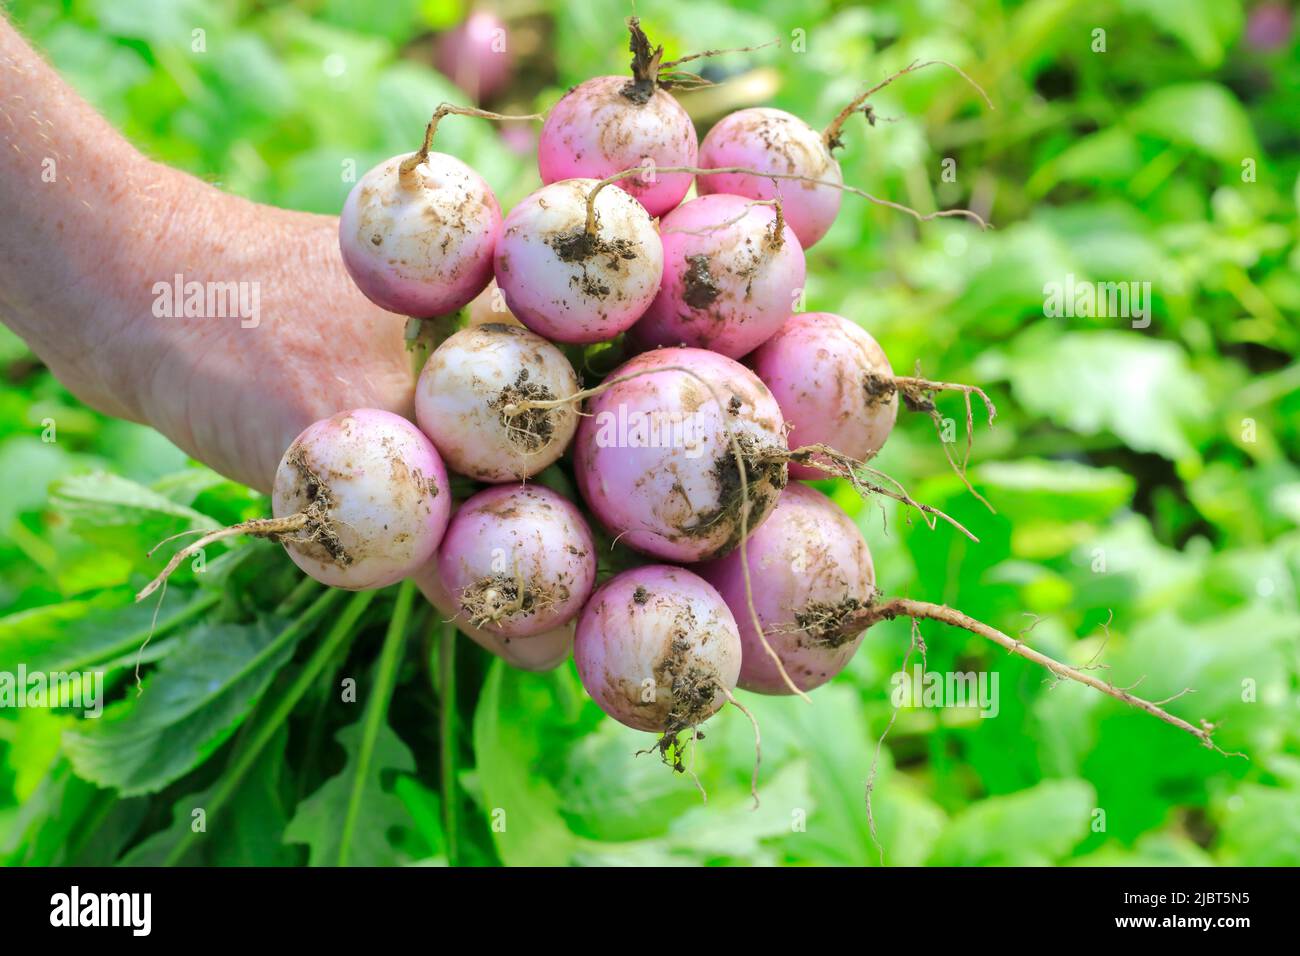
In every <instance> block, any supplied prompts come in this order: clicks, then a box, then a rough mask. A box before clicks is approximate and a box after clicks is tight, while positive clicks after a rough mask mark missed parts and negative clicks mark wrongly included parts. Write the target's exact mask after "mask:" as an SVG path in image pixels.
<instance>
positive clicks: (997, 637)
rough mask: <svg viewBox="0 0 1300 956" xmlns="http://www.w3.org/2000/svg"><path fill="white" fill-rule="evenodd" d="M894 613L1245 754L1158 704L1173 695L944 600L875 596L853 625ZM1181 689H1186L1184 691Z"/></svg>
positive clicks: (1204, 724)
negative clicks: (1068, 656) (955, 632)
mask: <svg viewBox="0 0 1300 956" xmlns="http://www.w3.org/2000/svg"><path fill="white" fill-rule="evenodd" d="M897 617H908V618H911V619H912V620H913V621H917V620H927V621H939V622H940V623H943V624H947V625H949V626H951V627H958V628H961V629H962V630H965V631H969V632H970V633H972V634H977V635H979V636H980V637H984V638H987V639H988V640H990V641H992V642H993V643H995V644H997V645H999V646H1001V647H1003V648H1005V649H1006V650H1007V652H1008V653H1011V654H1015V655H1017V656H1018V657H1023V658H1024V659H1025V660H1028V661H1033V662H1034V663H1035V664H1038V665H1039V666H1040V667H1045V668H1046V669H1047V670H1049V671H1051V672H1052V673H1053V674H1054V675H1056V677H1057V678H1060V679H1066V680H1072V681H1075V682H1077V683H1080V684H1084V685H1086V686H1088V687H1091V688H1092V689H1093V690H1097V691H1101V693H1103V694H1105V695H1107V696H1108V697H1113V698H1115V699H1116V700H1118V701H1122V702H1124V703H1125V704H1128V705H1129V706H1130V707H1134V708H1136V709H1138V710H1141V711H1145V712H1146V713H1148V714H1150V715H1151V716H1152V717H1155V718H1157V719H1158V720H1162V721H1164V722H1165V723H1166V724H1169V726H1171V727H1176V728H1178V729H1179V730H1181V731H1184V732H1185V733H1189V734H1191V735H1192V736H1193V737H1195V738H1196V739H1197V740H1199V741H1200V742H1201V743H1202V744H1204V745H1205V746H1206V747H1208V748H1209V749H1211V750H1215V751H1218V752H1219V753H1221V754H1223V755H1224V756H1228V757H1245V756H1246V755H1245V754H1243V753H1235V752H1234V753H1229V752H1227V751H1224V750H1222V749H1220V748H1219V747H1218V746H1217V745H1216V744H1215V743H1214V737H1213V734H1214V729H1215V725H1214V724H1212V723H1210V722H1209V721H1206V720H1202V721H1200V723H1199V725H1197V724H1192V723H1189V722H1188V721H1186V720H1183V719H1182V718H1181V717H1175V716H1174V715H1173V714H1171V713H1169V712H1168V711H1167V710H1165V709H1164V708H1163V707H1162V706H1161V704H1163V703H1168V700H1173V699H1174V698H1172V697H1171V698H1168V700H1165V701H1149V700H1146V699H1145V698H1142V697H1138V696H1137V695H1136V694H1133V693H1131V692H1130V690H1129V689H1126V688H1123V687H1116V686H1115V685H1114V684H1111V683H1109V682H1108V681H1103V680H1100V679H1098V678H1097V677H1094V676H1093V675H1092V674H1089V673H1086V672H1085V671H1084V670H1080V669H1078V668H1074V667H1071V666H1069V665H1068V664H1062V663H1061V662H1060V661H1057V660H1054V659H1053V658H1051V657H1048V656H1047V655H1046V654H1044V653H1042V652H1041V651H1036V650H1034V649H1033V648H1032V647H1029V646H1027V645H1026V644H1025V643H1024V642H1023V641H1021V640H1018V639H1017V638H1014V637H1010V636H1009V635H1007V634H1004V633H1003V632H1002V631H999V630H998V629H997V628H995V627H991V626H989V625H988V624H985V623H983V622H982V621H977V620H976V619H975V618H973V617H971V616H970V615H968V614H964V613H963V612H961V611H958V610H956V609H955V608H951V607H948V606H947V605H945V604H931V603H930V602H928V601H914V600H912V599H910V598H889V599H886V600H877V601H874V602H872V603H871V604H870V605H869V606H868V607H866V608H864V609H863V610H862V611H861V612H860V613H859V614H858V615H857V616H856V617H855V619H854V621H853V626H855V627H861V628H867V627H870V626H871V625H872V624H874V623H876V622H877V621H892V620H893V619H894V618H897ZM1183 693H1186V691H1184V692H1183ZM1180 696H1182V694H1177V695H1175V697H1180Z"/></svg>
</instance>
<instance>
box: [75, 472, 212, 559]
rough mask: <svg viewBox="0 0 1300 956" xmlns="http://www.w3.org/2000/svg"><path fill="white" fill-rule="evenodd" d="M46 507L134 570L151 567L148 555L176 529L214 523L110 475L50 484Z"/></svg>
mask: <svg viewBox="0 0 1300 956" xmlns="http://www.w3.org/2000/svg"><path fill="white" fill-rule="evenodd" d="M50 504H51V506H52V507H53V508H54V510H55V512H56V513H57V514H59V515H61V516H62V517H63V518H65V519H66V520H67V521H68V522H69V524H70V526H71V528H72V530H73V531H74V532H75V533H77V534H79V535H81V536H82V537H83V538H85V539H86V540H87V541H91V542H94V543H95V544H98V545H100V546H101V547H105V548H108V549H110V550H112V551H114V552H116V553H118V554H121V555H123V556H124V557H126V558H128V559H130V560H131V561H133V562H134V563H135V564H136V565H137V566H139V567H145V566H148V567H153V568H155V569H157V567H158V566H159V565H158V560H159V559H157V558H154V559H152V560H151V559H149V558H148V557H147V554H148V552H149V551H150V550H151V549H153V548H154V547H155V546H156V545H157V544H158V543H159V542H161V541H162V540H163V539H164V538H168V537H170V536H171V535H174V534H177V533H178V532H181V531H190V530H198V529H202V530H205V531H211V530H214V529H216V528H217V527H218V525H217V523H216V522H215V521H213V520H212V519H211V518H209V517H208V516H207V515H204V514H200V513H199V512H197V511H195V510H193V509H192V508H186V507H185V506H183V505H178V504H176V502H174V501H172V500H170V499H169V498H166V497H164V496H163V495H160V494H158V493H157V492H155V491H151V490H150V489H148V488H146V487H144V486H143V485H139V484H136V483H135V482H133V481H128V480H127V479H125V478H121V477H118V476H116V475H111V474H106V473H97V474H90V475H75V476H73V477H70V478H64V479H61V480H60V481H57V482H55V484H54V485H53V487H52V488H51V489H50Z"/></svg>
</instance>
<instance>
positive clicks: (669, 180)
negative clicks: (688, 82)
mask: <svg viewBox="0 0 1300 956" xmlns="http://www.w3.org/2000/svg"><path fill="white" fill-rule="evenodd" d="M698 149H699V142H698V140H697V138H696V135H695V125H694V124H693V123H692V122H691V118H690V116H688V115H687V113H686V110H684V109H682V107H681V104H680V103H678V102H677V100H676V98H675V97H674V96H673V95H672V94H671V93H669V92H668V91H667V90H664V89H662V88H661V87H660V86H659V85H658V84H657V82H655V81H653V80H649V81H647V82H645V83H638V82H637V81H636V80H635V79H630V78H628V77H626V76H598V77H595V78H594V79H590V80H587V81H586V82H585V83H580V84H579V85H578V86H575V87H574V88H573V89H571V90H570V91H569V92H568V93H566V94H565V95H564V97H563V98H562V99H561V100H560V101H559V102H558V103H556V104H555V106H553V107H552V108H551V111H550V113H549V114H547V117H546V122H545V123H544V124H543V126H542V134H541V138H540V140H539V142H538V146H537V167H538V170H539V171H540V172H541V175H542V182H544V183H554V182H558V181H560V180H563V179H575V178H587V179H604V178H606V177H607V176H613V175H614V174H615V173H618V172H622V171H623V170H626V169H631V168H632V167H634V166H646V165H647V164H649V165H650V166H652V167H673V166H694V165H695V160H696V155H697V152H698ZM619 185H620V186H622V187H623V188H624V189H625V190H627V191H628V192H629V193H631V194H632V196H634V197H635V198H636V199H637V200H639V201H640V202H641V204H642V205H643V206H645V208H646V211H647V212H648V213H649V214H650V215H651V216H662V215H663V214H664V213H666V212H668V211H669V210H670V209H672V208H673V207H674V206H676V205H677V204H678V203H679V202H681V201H682V197H683V196H685V195H686V191H687V190H688V189H690V187H691V174H690V173H662V174H659V173H651V174H650V175H649V176H645V175H637V176H634V177H629V178H627V179H623V180H620V181H619Z"/></svg>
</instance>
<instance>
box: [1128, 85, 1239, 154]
mask: <svg viewBox="0 0 1300 956" xmlns="http://www.w3.org/2000/svg"><path fill="white" fill-rule="evenodd" d="M1129 121H1130V122H1131V123H1132V124H1133V125H1134V127H1135V128H1136V129H1138V130H1140V131H1141V132H1144V133H1149V134H1151V135H1152V136H1158V137H1160V138H1161V139H1164V140H1167V141H1168V142H1170V143H1174V144H1177V145H1180V146H1189V147H1191V148H1192V149H1196V150H1199V151H1200V152H1202V153H1204V154H1205V155H1206V156H1209V157H1211V158H1212V159H1216V160H1218V161H1219V162H1221V163H1223V164H1224V165H1226V166H1238V165H1239V164H1240V163H1241V161H1242V160H1243V159H1245V158H1247V157H1258V156H1259V144H1258V143H1257V142H1256V140H1255V131H1254V130H1253V129H1252V128H1251V125H1250V119H1249V118H1248V117H1247V116H1246V111H1245V110H1244V109H1243V108H1242V106H1241V104H1240V103H1239V102H1238V101H1237V98H1236V97H1235V96H1233V95H1232V93H1231V92H1229V91H1228V90H1227V89H1226V88H1225V87H1222V86H1220V85H1219V84H1217V83H1184V84H1175V85H1171V86H1162V87H1160V88H1159V89H1157V90H1156V91H1155V92H1154V93H1152V94H1151V95H1149V96H1148V97H1147V98H1146V99H1145V100H1143V101H1142V102H1141V103H1140V104H1138V106H1137V107H1135V108H1134V109H1133V111H1132V112H1131V113H1129Z"/></svg>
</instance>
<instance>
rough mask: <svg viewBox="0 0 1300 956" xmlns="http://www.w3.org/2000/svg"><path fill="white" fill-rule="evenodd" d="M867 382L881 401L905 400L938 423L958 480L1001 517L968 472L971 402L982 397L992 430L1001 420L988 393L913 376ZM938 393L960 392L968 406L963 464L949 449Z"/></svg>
mask: <svg viewBox="0 0 1300 956" xmlns="http://www.w3.org/2000/svg"><path fill="white" fill-rule="evenodd" d="M867 379H868V381H869V382H871V383H872V384H873V385H874V387H875V389H876V390H877V391H878V392H879V393H880V395H881V397H883V398H888V397H889V396H891V395H892V394H894V393H898V394H900V395H902V397H903V405H904V406H906V408H907V410H908V411H912V412H922V413H924V414H926V415H929V416H930V419H931V420H932V421H933V422H934V429H935V431H936V432H937V433H938V434H939V443H940V444H941V445H942V446H943V454H944V457H945V458H947V459H948V464H949V465H950V466H952V470H953V471H954V472H955V473H956V475H957V477H958V478H960V479H961V480H962V484H964V485H965V486H966V490H967V491H969V492H970V493H971V494H972V495H974V496H975V497H976V498H977V499H979V501H980V503H981V504H983V505H984V507H986V508H988V509H989V511H990V512H992V513H993V514H997V509H996V508H994V507H993V505H991V504H990V503H989V501H988V499H987V498H985V497H984V496H983V495H981V494H980V493H979V492H978V491H976V490H975V486H974V485H972V484H971V482H970V478H969V477H968V476H967V469H968V468H969V467H970V458H971V452H972V451H973V450H974V447H975V409H974V407H973V404H972V402H971V396H972V395H978V396H979V398H980V401H982V402H983V403H984V409H985V411H987V412H988V416H989V427H990V428H992V427H993V419H994V418H995V417H996V416H997V413H998V410H997V406H995V405H994V404H993V400H992V399H990V398H989V397H988V395H987V394H986V393H985V391H984V389H982V388H980V387H979V386H978V385H963V384H961V383H960V382H934V381H931V380H930V379H927V378H920V377H917V376H910V375H895V376H894V377H893V378H885V377H884V376H881V375H875V374H874V373H871V372H868V373H867ZM936 392H960V393H961V394H962V397H963V398H964V399H965V402H966V451H965V452H964V453H963V455H962V459H961V461H960V462H959V461H957V459H956V458H954V457H953V453H952V449H951V448H949V447H948V445H949V443H948V442H946V441H944V440H943V427H944V421H943V416H942V415H940V414H939V407H938V406H937V405H936V404H935V402H934V394H935V393H936Z"/></svg>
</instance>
